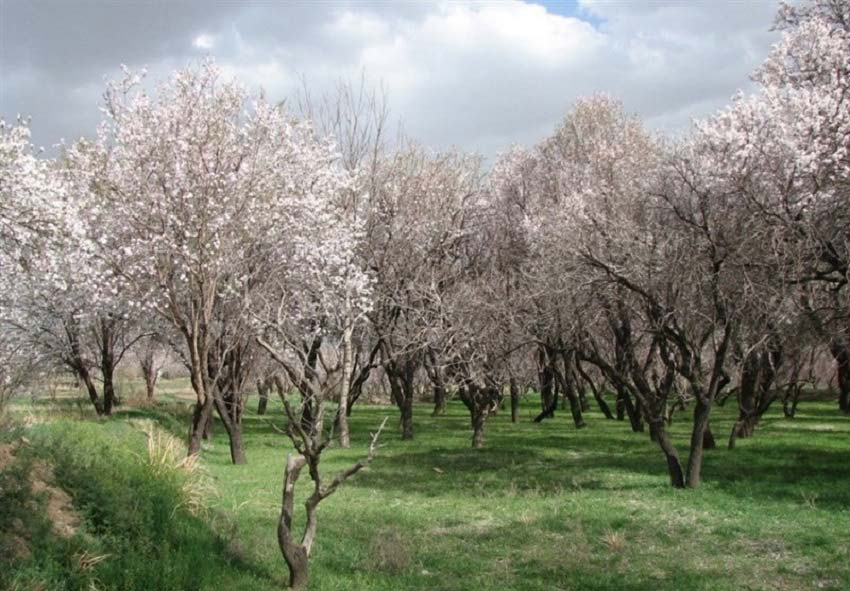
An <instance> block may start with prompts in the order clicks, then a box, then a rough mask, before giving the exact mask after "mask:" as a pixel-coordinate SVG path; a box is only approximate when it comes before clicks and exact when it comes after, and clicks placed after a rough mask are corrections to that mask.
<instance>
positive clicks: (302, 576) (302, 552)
mask: <svg viewBox="0 0 850 591" xmlns="http://www.w3.org/2000/svg"><path fill="white" fill-rule="evenodd" d="M306 463H307V461H306V459H305V458H304V456H301V455H298V456H292V455H290V456H288V457H287V458H286V468H285V469H284V472H283V499H282V502H281V510H280V518H279V519H278V524H277V542H278V546H279V547H280V552H281V554H283V559H284V560H285V561H286V566H287V567H289V587H290V588H291V589H295V590H296V591H303V590H304V589H306V588H307V584H308V582H309V578H310V577H309V575H310V571H309V563H308V561H307V548H306V547H305V546H304V545H303V544H299V543H297V542H296V541H295V540H294V538H293V535H292V513H293V507H294V503H295V482H296V481H297V480H298V476H299V475H300V473H301V469H302V468H303V467H304V466H305V465H306Z"/></svg>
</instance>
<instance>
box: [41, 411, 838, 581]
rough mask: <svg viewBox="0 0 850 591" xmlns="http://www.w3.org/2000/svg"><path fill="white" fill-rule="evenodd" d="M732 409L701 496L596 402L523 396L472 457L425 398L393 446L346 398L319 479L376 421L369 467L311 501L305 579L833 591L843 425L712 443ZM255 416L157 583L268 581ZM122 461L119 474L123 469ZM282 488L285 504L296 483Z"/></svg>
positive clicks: (209, 455) (261, 432) (803, 417)
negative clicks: (556, 407) (338, 440)
mask: <svg viewBox="0 0 850 591" xmlns="http://www.w3.org/2000/svg"><path fill="white" fill-rule="evenodd" d="M255 402H256V400H255V399H252V400H251V404H250V406H251V407H252V408H253V407H254V403H255ZM275 402H276V401H275ZM733 406H734V404H733V402H730V404H729V405H727V407H726V408H717V409H715V411H713V412H714V414H713V419H712V427H713V431H714V433H715V436H716V437H717V439H718V444H719V445H720V446H721V447H720V448H718V449H715V450H711V451H709V452H707V456H706V460H705V465H704V468H703V486H702V487H701V488H700V489H699V490H695V491H691V490H685V491H681V490H673V489H671V488H670V487H669V485H668V478H667V474H666V470H665V464H664V460H663V457H662V455H661V453H660V451H659V450H658V448H657V446H656V444H653V443H652V442H650V441H649V438H648V435H647V434H634V433H631V432H630V430H629V429H628V424H627V423H625V422H617V421H606V420H605V419H604V418H603V417H602V416H601V414H599V413H598V412H595V411H592V412H590V413H588V415H587V422H588V427H587V428H586V429H583V430H580V431H576V430H575V429H574V428H573V427H572V424H571V421H570V420H569V413H567V412H564V411H560V412H559V413H558V415H557V417H556V418H555V419H554V420H549V421H546V422H544V423H542V424H533V423H532V422H531V417H532V416H533V414H534V412H535V411H536V409H537V405H536V404H534V403H533V401H531V400H529V401H528V402H527V403H526V405H525V406H524V407H523V409H522V419H521V422H520V423H518V424H515V425H512V424H511V423H510V422H509V416H508V414H507V413H504V412H503V413H500V414H499V415H498V416H496V417H493V418H491V419H490V421H489V422H488V425H487V431H486V442H485V449H482V450H474V449H472V448H471V447H470V439H471V433H470V430H469V419H468V414H467V413H466V411H465V408H464V407H463V406H462V405H460V404H459V403H453V404H451V405H450V407H449V413H448V414H447V415H446V416H441V417H435V418H432V417H430V407H429V406H427V405H422V406H419V407H417V408H416V411H415V427H416V438H415V440H414V441H409V442H404V441H401V440H400V438H399V435H398V433H397V429H396V426H397V412H396V411H395V410H394V409H393V408H391V407H379V406H357V407H355V410H354V415H353V417H352V428H353V447H352V449H350V450H341V449H331V450H330V451H328V452H327V453H326V456H325V458H324V460H323V463H322V468H323V470H324V473H325V474H327V475H328V476H331V475H332V474H333V473H335V472H336V471H337V470H340V469H342V468H343V467H345V466H347V465H348V464H350V463H351V462H353V461H355V460H356V459H357V458H359V457H360V456H361V455H362V454H363V453H364V450H365V446H366V444H367V443H368V437H369V431H370V430H372V429H374V428H375V427H376V426H377V425H378V424H379V423H380V422H381V420H382V419H383V417H384V416H386V415H389V416H390V421H389V423H388V429H387V431H386V432H385V433H384V435H383V436H382V439H381V443H382V444H383V447H382V448H381V450H380V453H379V456H378V457H377V458H376V460H375V461H374V463H373V464H372V466H371V467H370V468H368V469H367V470H366V471H364V472H361V473H360V474H358V475H357V476H356V477H355V478H354V479H353V480H351V481H349V482H348V483H346V484H345V485H344V486H343V487H341V488H340V490H339V491H338V492H337V493H336V494H335V495H333V496H332V497H330V498H329V499H327V500H326V501H325V502H323V503H322V505H321V506H320V509H319V534H318V541H317V544H316V546H315V547H314V553H313V556H312V559H311V577H312V585H311V588H312V589H317V590H328V591H329V590H348V589H350V590H357V591H366V590H378V589H382V590H393V591H395V590H407V589H421V590H458V591H459V590H467V589H481V590H494V591H495V590H507V589H512V590H528V591H531V590H541V591H542V590H551V589H576V590H578V589H587V590H601V589H612V590H613V589H623V590H643V589H645V590H647V591H649V590H652V591H655V590H680V589H704V590H726V589H728V590H733V589H734V590H740V589H799V590H804V589H805V590H808V589H850V560H848V559H850V461H848V459H850V419H848V417H846V416H842V415H841V414H840V413H839V412H838V410H837V405H836V404H834V403H832V402H802V403H801V404H800V407H799V410H798V416H797V418H795V419H793V420H788V419H784V418H782V417H781V416H780V415H781V410H780V408H779V407H778V406H777V407H775V408H774V409H773V410H772V411H771V413H770V414H769V415H768V416H767V417H766V418H765V419H764V420H763V421H762V423H761V425H760V426H759V427H758V429H757V432H756V436H755V437H754V438H752V439H747V440H739V441H738V443H737V448H736V449H735V450H732V451H728V450H726V449H725V439H726V437H727V436H728V433H729V430H730V429H731V425H732V420H733V418H734V408H733ZM176 408H177V407H176V406H175V405H174V404H173V403H172V404H171V405H170V406H166V407H163V408H159V407H157V408H152V409H151V408H149V409H129V410H124V411H122V412H121V414H120V415H119V417H116V418H115V419H112V420H109V421H100V422H96V423H94V422H92V423H91V424H87V425H86V426H85V429H86V430H87V431H86V432H87V433H88V431H89V430H91V431H93V432H95V431H99V432H102V433H92V434H89V435H86V438H87V439H88V438H91V437H95V436H99V437H107V438H109V437H113V438H114V435H115V434H119V435H120V434H121V433H124V435H123V436H122V441H123V443H122V445H125V446H127V447H128V448H129V447H132V446H133V445H136V446H141V441H142V440H141V438H134V437H130V436H127V435H126V433H125V431H126V429H127V427H126V426H124V425H122V423H124V422H125V421H124V419H125V418H127V417H131V416H132V417H135V418H140V417H147V418H152V419H154V420H155V421H156V422H157V423H158V424H160V425H161V426H162V427H163V428H165V429H169V430H171V431H173V432H174V433H175V434H177V435H180V436H181V437H182V436H183V434H184V432H185V422H184V420H183V418H182V417H180V418H175V417H173V416H172V415H171V414H170V413H172V412H174V411H175V409H176ZM165 411H168V412H165ZM687 419H688V416H687V415H686V413H681V414H680V415H679V416H678V417H677V421H676V422H675V423H674V425H673V427H672V431H673V435H674V438H675V439H676V442H677V443H678V444H679V451H680V454H682V455H683V456H684V455H685V454H686V452H687V449H686V441H687V429H688V420H687ZM271 422H274V423H275V424H276V425H277V426H282V423H283V420H282V412H281V409H280V408H279V405H276V404H271V405H270V409H269V414H268V415H267V416H266V417H257V416H255V415H254V414H253V413H252V412H248V413H247V416H246V417H245V439H246V449H247V456H248V462H249V463H248V465H247V466H233V465H230V463H229V450H228V446H227V441H226V437H225V435H224V432H223V430H222V429H220V428H219V429H218V430H217V432H216V436H215V438H214V440H213V442H212V443H211V444H208V445H207V446H206V449H205V450H204V453H203V459H204V463H205V466H206V468H207V470H208V471H209V475H210V477H211V479H212V483H213V487H214V489H215V491H216V492H215V494H213V495H210V497H209V499H208V503H209V505H210V508H211V513H210V515H212V516H213V517H209V516H208V517H207V519H206V520H198V519H196V518H191V516H186V522H185V529H183V528H184V526H175V527H176V532H171V533H168V532H166V534H167V535H166V538H168V539H169V540H171V541H169V544H171V546H170V547H171V552H172V553H173V554H174V557H173V560H174V561H175V566H174V569H173V570H174V572H175V573H177V575H175V577H176V578H174V579H173V580H172V579H169V581H171V586H170V587H168V586H161V587H159V588H175V589H177V588H183V587H180V586H179V585H177V584H176V581H177V580H178V579H179V576H178V575H180V573H181V572H182V571H181V570H180V565H184V564H187V563H189V562H191V561H192V560H195V559H199V557H200V556H201V555H203V556H204V557H205V559H204V560H202V561H201V562H202V563H203V564H204V565H205V567H204V568H205V569H207V570H209V571H210V573H211V574H210V575H209V576H206V577H205V578H204V579H203V581H201V584H200V585H199V586H198V587H197V588H200V589H218V588H225V587H232V588H234V589H280V588H283V587H285V581H286V573H287V571H286V567H285V564H284V562H283V560H282V558H281V556H280V552H279V550H278V547H277V542H276V536H275V526H276V519H277V516H278V512H279V507H280V487H281V479H282V469H283V464H284V461H285V457H286V454H287V452H288V450H289V449H290V445H289V443H288V441H287V440H286V438H285V437H283V436H282V435H280V434H279V433H277V432H276V431H275V429H273V428H272V426H271V425H270V423H271ZM64 428H69V427H64ZM78 428H79V427H78ZM45 429H47V430H53V429H55V427H46V428H45ZM139 449H141V448H139ZM122 466H123V467H122V468H121V470H120V472H121V473H124V472H127V471H128V470H129V471H131V472H132V470H130V469H129V468H127V466H125V465H123V464H122ZM104 470H105V471H104V472H103V473H102V474H101V475H99V476H98V478H97V480H98V481H99V482H100V483H101V484H98V485H97V486H93V488H95V489H99V488H106V489H108V490H110V491H111V493H110V494H118V493H119V492H120V491H121V490H122V489H123V488H126V481H125V480H122V481H121V482H122V483H121V485H116V486H114V487H113V486H110V485H109V481H110V478H119V475H118V474H117V473H115V474H112V475H111V476H110V475H109V473H108V471H106V469H105V468H104ZM81 473H84V471H82V472H81ZM79 478H83V477H82V476H80V477H79ZM120 478H124V477H123V476H120ZM299 484H300V487H299V494H300V495H301V496H302V497H303V496H305V495H306V493H307V489H308V486H309V484H310V482H309V479H308V478H307V475H306V474H305V475H304V476H302V480H301V482H300V483H299ZM74 486H80V485H79V484H77V485H74ZM72 488H73V486H72ZM160 496H161V497H162V498H163V500H167V499H165V497H167V495H166V494H164V493H163V494H161V495H160ZM79 498H80V497H78V496H77V495H75V502H76V501H77V499H79ZM119 501H120V502H122V503H123V502H127V499H126V498H125V497H123V496H121V495H120V494H119V495H118V500H116V502H115V506H114V508H113V509H110V511H111V512H112V511H114V512H119V510H120V507H119V506H118V505H119ZM299 509H300V506H299ZM211 520H212V521H213V522H214V523H213V524H212V525H210V524H209V523H208V522H209V521H211ZM223 524H224V525H223ZM151 530H152V528H151V527H148V526H140V528H138V533H137V534H134V535H140V536H142V537H145V536H147V537H148V538H150V539H152V540H154V539H159V538H157V536H158V535H160V534H156V535H153V534H152V533H151ZM110 531H111V530H110ZM181 532H182V533H181ZM190 532H191V535H190ZM110 535H111V534H110ZM181 535H182V536H183V537H182V538H181V537H180V536H181ZM169 536H172V537H169ZM173 536H177V537H173ZM128 543H129V544H131V545H132V543H133V539H132V536H129V537H128ZM142 545H143V544H142ZM127 548H128V549H129V550H132V548H131V546H128V547H127ZM184 553H185V554H186V555H187V557H184V556H182V555H183V554H184ZM110 560H111V559H108V560H106V561H104V563H103V565H99V566H98V567H96V568H101V567H102V568H103V569H110V570H102V571H97V572H98V577H99V581H100V583H101V587H100V588H104V589H106V588H131V587H129V586H123V587H122V586H121V585H118V584H115V585H113V584H112V583H113V581H118V580H121V579H120V576H119V574H118V573H117V570H118V569H119V568H120V567H121V564H120V562H116V564H115V565H113V566H111V567H110V565H109V562H110ZM114 577H115V578H114ZM140 580H141V579H140ZM150 588H156V587H155V586H152V587H150Z"/></svg>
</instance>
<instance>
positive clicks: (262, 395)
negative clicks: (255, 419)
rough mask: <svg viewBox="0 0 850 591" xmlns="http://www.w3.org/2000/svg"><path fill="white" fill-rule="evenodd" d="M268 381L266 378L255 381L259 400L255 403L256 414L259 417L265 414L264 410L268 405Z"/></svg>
mask: <svg viewBox="0 0 850 591" xmlns="http://www.w3.org/2000/svg"><path fill="white" fill-rule="evenodd" d="M270 381H271V380H270V379H268V378H266V379H264V380H257V395H258V398H259V401H258V402H257V414H258V415H259V416H263V415H264V414H266V408H267V407H268V405H269V390H270V389H271V384H270V383H269V382H270Z"/></svg>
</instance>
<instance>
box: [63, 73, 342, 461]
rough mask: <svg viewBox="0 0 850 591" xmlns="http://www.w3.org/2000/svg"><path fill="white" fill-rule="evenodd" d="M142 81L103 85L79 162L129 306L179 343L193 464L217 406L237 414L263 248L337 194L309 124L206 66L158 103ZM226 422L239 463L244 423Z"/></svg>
mask: <svg viewBox="0 0 850 591" xmlns="http://www.w3.org/2000/svg"><path fill="white" fill-rule="evenodd" d="M139 82H140V76H139V75H133V74H131V73H129V72H127V73H126V75H125V76H124V77H123V78H122V79H121V80H120V81H118V82H114V83H111V84H110V85H109V86H108V88H107V91H106V93H105V98H104V101H105V106H104V120H103V122H102V124H101V126H100V127H99V130H98V138H97V141H96V142H93V143H81V144H79V145H78V146H76V147H75V149H74V154H73V157H74V158H75V159H76V161H77V162H78V169H79V170H80V171H81V172H80V174H82V175H85V179H86V181H87V186H88V188H89V190H90V191H91V193H92V202H94V203H97V204H99V205H100V207H101V212H102V215H101V216H99V219H100V220H101V221H102V226H101V228H100V232H98V233H96V235H95V236H94V239H95V243H96V244H97V245H98V252H97V254H98V256H99V257H100V258H101V259H102V260H103V261H104V263H105V265H106V266H107V268H108V269H109V270H110V271H111V272H112V273H114V274H115V275H116V277H118V278H120V280H121V282H122V285H123V289H124V290H126V292H127V293H130V294H132V295H133V298H132V299H131V301H130V305H131V306H134V307H138V308H143V309H145V310H150V311H151V312H153V313H155V314H157V315H159V316H160V317H161V318H163V319H164V320H165V321H167V322H169V323H170V324H171V325H172V326H173V327H174V329H175V330H176V331H177V332H178V333H179V334H180V335H181V336H182V339H183V341H184V346H185V351H184V355H185V359H186V361H187V365H188V367H189V370H190V377H191V382H192V387H193V389H194V391H195V394H196V403H195V409H194V412H193V416H192V423H191V428H190V432H189V453H190V454H196V453H198V452H199V451H200V445H201V437H202V434H203V431H204V428H205V426H206V424H207V422H208V421H209V420H210V414H211V412H212V409H213V407H214V406H218V407H219V410H221V408H222V407H223V406H228V407H229V408H231V409H233V408H236V407H238V405H239V404H240V403H241V400H240V401H237V402H236V403H235V404H236V406H234V404H229V403H227V401H225V400H224V397H225V396H226V395H225V394H224V393H223V392H222V391H221V387H222V386H223V383H222V382H220V378H221V377H222V372H223V371H225V368H226V366H227V365H228V364H230V363H231V361H232V360H233V359H232V356H233V355H237V354H238V355H241V353H237V351H238V350H239V349H240V347H243V346H246V343H249V342H251V341H250V339H246V338H245V336H244V335H245V330H246V326H248V325H247V324H246V322H245V318H246V310H247V303H248V300H249V297H250V294H251V292H252V290H254V289H255V288H256V287H257V286H258V285H259V283H260V281H259V279H260V278H265V274H266V271H267V268H266V266H265V264H266V261H265V259H264V256H265V251H264V250H263V248H262V246H263V245H264V244H265V240H266V237H267V236H271V235H272V234H274V229H275V227H277V226H278V225H280V224H281V223H282V220H286V219H288V216H291V215H292V214H293V211H292V209H291V207H292V202H291V200H292V199H296V200H297V199H300V198H302V197H303V195H306V194H310V193H311V192H313V191H334V190H336V188H337V184H336V183H337V182H338V181H337V180H336V179H337V175H336V174H330V175H329V174H327V171H329V170H330V168H331V164H332V162H333V158H334V157H333V155H332V152H331V150H330V149H329V146H328V145H327V143H326V142H322V141H318V140H317V139H316V138H315V136H314V134H313V133H312V130H311V128H310V126H309V125H308V124H306V123H302V122H297V121H295V120H293V119H292V118H291V117H289V116H288V115H287V114H286V113H285V111H284V110H283V109H281V108H279V107H277V106H275V105H271V104H269V103H268V102H267V101H266V100H265V99H264V97H263V96H262V95H261V94H260V95H254V96H252V95H250V94H249V93H248V92H247V91H246V90H244V89H243V88H241V87H240V86H238V85H237V84H235V83H234V82H229V81H225V80H222V77H221V75H220V72H219V70H218V68H217V67H216V66H215V64H214V63H213V62H212V61H210V60H207V61H204V62H202V63H200V64H199V65H197V66H195V67H189V68H186V69H183V70H180V71H177V72H176V73H175V74H174V75H173V76H172V77H171V78H170V79H169V80H167V81H165V82H163V83H162V84H160V85H159V87H158V88H157V90H156V92H155V94H154V95H153V96H149V95H148V94H147V93H146V92H145V91H144V90H142V89H141V88H140V86H139ZM300 205H302V206H307V207H309V205H310V204H309V202H300ZM287 227H289V226H287ZM244 381H245V380H241V379H240V383H244ZM235 396H236V397H237V398H240V397H241V394H238V395H235ZM226 415H227V413H225V416H223V417H222V420H223V421H224V423H225V426H226V427H227V428H228V431H229V434H230V435H231V439H232V440H231V452H232V456H233V460H234V461H241V458H242V457H243V456H242V453H241V450H240V449H239V446H238V444H237V443H236V442H235V441H234V439H235V438H237V437H238V435H239V429H240V424H239V420H238V419H239V415H238V414H237V415H232V416H231V417H227V416H226ZM228 418H231V419H233V420H231V421H228ZM228 422H230V423H231V425H228Z"/></svg>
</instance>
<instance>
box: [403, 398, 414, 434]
mask: <svg viewBox="0 0 850 591" xmlns="http://www.w3.org/2000/svg"><path fill="white" fill-rule="evenodd" d="M401 438H402V439H404V440H410V439H413V392H410V395H409V396H405V397H404V400H402V404H401Z"/></svg>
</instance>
